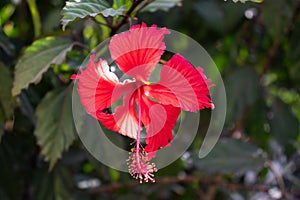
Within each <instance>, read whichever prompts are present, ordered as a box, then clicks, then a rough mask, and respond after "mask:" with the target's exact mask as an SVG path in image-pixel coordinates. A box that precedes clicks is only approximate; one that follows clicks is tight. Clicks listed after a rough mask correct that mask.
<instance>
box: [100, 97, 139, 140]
mask: <svg viewBox="0 0 300 200" xmlns="http://www.w3.org/2000/svg"><path fill="white" fill-rule="evenodd" d="M132 96H133V95H132V94H130V93H129V94H127V95H126V96H125V97H124V102H123V105H122V106H118V107H116V109H115V113H114V114H107V113H103V112H98V113H97V119H98V120H99V121H100V122H101V123H102V124H103V125H104V126H105V127H106V128H108V129H110V130H113V131H115V132H119V133H120V134H122V135H124V136H128V137H130V138H134V139H136V137H137V131H138V120H137V117H136V111H135V107H134V99H133V98H132Z"/></svg>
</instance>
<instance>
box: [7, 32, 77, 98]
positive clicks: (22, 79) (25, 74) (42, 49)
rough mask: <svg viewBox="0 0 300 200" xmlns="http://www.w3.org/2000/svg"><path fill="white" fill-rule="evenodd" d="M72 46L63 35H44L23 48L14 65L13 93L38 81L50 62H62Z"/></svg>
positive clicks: (15, 93)
mask: <svg viewBox="0 0 300 200" xmlns="http://www.w3.org/2000/svg"><path fill="white" fill-rule="evenodd" d="M72 47H73V44H72V41H71V40H69V39H68V38H64V37H46V38H43V39H40V40H36V41H35V42H34V43H33V44H32V45H31V46H30V47H28V48H27V49H26V50H25V54H24V55H23V56H22V57H21V59H20V60H19V62H18V63H17V65H16V69H15V80H14V86H13V89H12V93H13V95H17V94H19V93H20V92H21V90H22V89H24V88H27V87H28V85H29V84H30V83H37V82H39V81H40V79H41V78H42V74H43V73H44V72H45V71H47V69H48V68H49V67H50V65H51V64H60V63H62V62H63V60H64V58H65V56H66V53H67V52H68V51H70V50H71V49H72Z"/></svg>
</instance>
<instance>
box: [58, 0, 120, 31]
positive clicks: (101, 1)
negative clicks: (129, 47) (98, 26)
mask: <svg viewBox="0 0 300 200" xmlns="http://www.w3.org/2000/svg"><path fill="white" fill-rule="evenodd" d="M124 10H125V9H124V8H123V7H121V8H119V9H117V10H115V9H113V8H111V6H110V5H109V4H108V3H107V2H106V1H105V0H81V1H77V0H70V1H67V2H66V5H65V7H64V8H63V10H62V16H63V18H62V20H61V23H62V25H63V26H62V29H63V30H65V28H66V26H67V25H68V24H69V23H70V22H72V21H74V20H75V19H76V18H85V17H87V16H91V17H95V16H97V15H99V14H102V15H103V16H104V17H108V16H119V15H122V14H123V11H124Z"/></svg>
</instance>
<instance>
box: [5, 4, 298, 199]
mask: <svg viewBox="0 0 300 200" xmlns="http://www.w3.org/2000/svg"><path fill="white" fill-rule="evenodd" d="M79 2H80V3H79ZM70 5H73V6H74V5H75V7H72V6H70ZM63 8H64V9H63ZM299 14H300V1H299V0H276V1H272V0H265V1H264V2H262V3H255V2H250V1H246V2H244V3H242V2H236V3H234V2H233V1H230V0H227V1H222V0H183V1H180V0H154V1H147V0H144V1H140V0H137V1H131V0H109V1H104V0H81V1H75V0H71V1H68V2H67V3H66V1H65V0H48V1H42V0H1V1H0V25H1V26H0V138H1V143H0V199H1V200H8V199H9V200H10V199H12V200H14V199H16V200H17V199H22V200H33V199H34V200H47V199H49V200H53V199H55V200H56V199H68V200H69V199H70V200H71V199H87V200H88V199H90V200H94V199H95V200H98V199H120V200H121V199H122V200H126V199H133V198H136V199H204V200H210V199H233V200H243V199H252V200H267V199H281V198H283V199H299V198H300V157H299V151H300V135H299V120H300V96H299V91H300V75H299V74H300V39H299V35H300V15H299ZM80 18H84V19H80ZM142 21H144V22H146V23H147V24H148V25H151V24H157V25H158V26H164V27H167V28H170V29H174V30H177V31H179V32H182V33H185V34H187V35H188V36H190V37H192V38H193V39H195V40H196V41H198V42H199V43H200V44H201V45H203V47H204V48H205V49H206V50H207V51H208V52H209V53H210V55H211V56H212V58H213V59H214V61H215V63H216V65H217V66H218V68H219V70H220V72H221V74H222V76H223V79H224V82H225V86H226V91H227V101H228V104H227V116H226V123H225V127H224V130H223V132H222V135H221V139H220V140H219V142H218V144H217V145H216V146H215V148H214V149H213V151H212V152H211V153H210V154H209V155H208V156H207V157H205V158H204V159H199V158H198V157H197V153H198V151H199V148H200V145H201V141H202V139H203V137H204V136H205V131H206V129H207V125H208V123H209V119H210V111H207V110H204V111H202V112H201V122H200V127H199V131H198V134H197V136H196V139H195V141H194V143H193V144H192V145H191V147H190V148H189V149H188V151H187V152H186V153H184V154H183V155H182V157H181V158H180V159H178V160H177V161H176V162H174V163H173V164H171V165H170V166H168V167H166V168H164V169H161V170H159V172H158V173H157V174H156V179H157V183H155V184H142V185H139V184H138V182H137V181H135V180H132V178H131V177H130V176H129V174H127V173H123V172H119V171H116V170H114V169H110V168H108V167H106V166H104V165H103V164H101V163H99V162H98V161H96V160H95V159H93V157H92V156H91V155H90V154H89V153H88V152H87V151H86V150H85V148H84V146H83V144H82V143H81V142H80V140H79V139H78V137H77V134H76V131H75V128H74V124H73V119H72V109H71V105H72V102H71V91H72V82H71V81H70V75H71V74H72V73H75V72H76V70H77V68H78V66H80V65H81V63H82V61H83V60H84V58H85V57H86V56H87V55H88V54H89V52H90V51H91V50H92V49H93V48H94V47H96V46H97V45H98V44H99V43H100V42H101V41H103V40H104V39H106V38H108V37H109V36H111V35H113V34H115V33H117V32H120V31H122V30H128V27H129V23H133V24H135V23H140V22H142ZM62 28H63V29H65V31H62ZM178 42H181V41H178ZM182 42H184V41H182ZM183 46H184V44H183ZM212 123H213V122H212ZM116 137H117V136H116ZM118 137H120V136H118ZM107 153H109V152H107ZM111 156H113V155H111Z"/></svg>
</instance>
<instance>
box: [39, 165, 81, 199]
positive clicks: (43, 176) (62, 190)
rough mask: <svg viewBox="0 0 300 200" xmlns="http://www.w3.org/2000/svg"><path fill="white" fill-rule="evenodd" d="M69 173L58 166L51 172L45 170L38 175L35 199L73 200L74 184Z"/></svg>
mask: <svg viewBox="0 0 300 200" xmlns="http://www.w3.org/2000/svg"><path fill="white" fill-rule="evenodd" d="M72 180H73V179H72V176H71V174H70V173H69V171H68V170H67V169H66V168H64V167H62V166H57V167H55V168H54V169H53V171H51V172H47V171H46V170H45V169H44V170H40V171H39V172H38V173H36V180H35V190H36V192H35V198H34V199H36V200H54V199H57V200H65V199H68V200H73V199H75V198H74V194H73V191H72V189H74V183H73V181H72Z"/></svg>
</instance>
